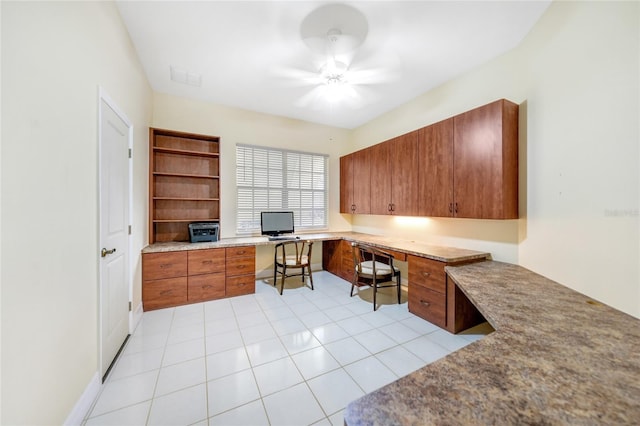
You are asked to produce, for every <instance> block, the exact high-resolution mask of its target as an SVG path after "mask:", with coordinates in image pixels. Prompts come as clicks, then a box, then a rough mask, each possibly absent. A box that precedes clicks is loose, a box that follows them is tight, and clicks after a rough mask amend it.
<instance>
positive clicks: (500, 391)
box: [345, 262, 640, 426]
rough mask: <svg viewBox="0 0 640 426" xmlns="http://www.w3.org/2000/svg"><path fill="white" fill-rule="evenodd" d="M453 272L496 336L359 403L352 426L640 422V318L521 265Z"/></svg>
mask: <svg viewBox="0 0 640 426" xmlns="http://www.w3.org/2000/svg"><path fill="white" fill-rule="evenodd" d="M447 272H448V273H449V276H450V277H451V278H452V279H453V280H454V282H455V283H456V284H457V285H458V287H459V288H460V289H461V290H462V291H463V292H464V293H466V295H467V296H468V298H469V299H470V300H471V301H472V302H473V304H474V305H475V306H476V307H477V308H478V309H479V310H480V312H481V313H482V314H483V315H484V317H485V318H486V319H487V320H488V321H489V323H490V324H491V325H492V326H493V328H494V329H495V330H496V331H495V332H493V333H492V334H490V335H488V336H486V337H484V338H483V339H481V340H479V341H477V342H474V343H472V344H471V345H469V346H467V347H465V348H463V349H461V350H459V351H456V352H454V353H452V354H450V355H448V356H446V357H444V358H442V359H440V360H438V361H436V362H434V363H432V364H430V365H428V366H426V367H424V368H422V369H420V370H418V371H415V372H413V373H411V374H409V375H407V376H405V377H403V378H401V379H399V380H397V381H395V382H393V383H391V384H389V385H387V386H385V387H383V388H380V389H378V390H377V391H374V392H372V393H370V394H368V395H365V396H364V397H362V398H360V399H358V400H356V401H354V402H352V403H351V404H350V405H349V406H348V407H347V409H346V411H345V421H346V423H347V424H348V425H349V426H353V425H373V424H378V425H388V424H403V425H410V424H420V425H424V424H638V422H639V421H640V420H639V419H640V320H638V319H636V318H634V317H631V316H630V315H627V314H624V313H622V312H620V311H617V310H615V309H613V308H611V307H609V306H606V305H603V304H600V303H598V302H596V301H593V300H591V299H589V298H588V297H586V296H584V295H582V294H580V293H577V292H576V291H573V290H571V289H569V288H567V287H565V286H562V285H560V284H558V283H556V282H554V281H551V280H549V279H547V278H544V277H542V276H540V275H538V274H536V273H534V272H531V271H529V270H527V269H525V268H522V267H520V266H516V265H511V264H506V263H500V262H481V263H473V264H469V265H466V266H459V267H447Z"/></svg>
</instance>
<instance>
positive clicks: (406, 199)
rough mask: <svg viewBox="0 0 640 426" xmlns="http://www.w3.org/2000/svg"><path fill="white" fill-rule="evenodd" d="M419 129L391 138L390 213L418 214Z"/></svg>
mask: <svg viewBox="0 0 640 426" xmlns="http://www.w3.org/2000/svg"><path fill="white" fill-rule="evenodd" d="M419 132H420V131H419V130H416V131H413V132H410V133H407V134H405V135H402V136H399V137H397V138H395V139H392V140H391V145H390V147H391V149H390V160H391V169H390V170H389V174H390V177H391V214H396V215H400V216H417V215H418V170H419V163H418V156H417V152H418V134H419Z"/></svg>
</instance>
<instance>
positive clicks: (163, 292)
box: [160, 290, 173, 296]
mask: <svg viewBox="0 0 640 426" xmlns="http://www.w3.org/2000/svg"><path fill="white" fill-rule="evenodd" d="M172 292H173V291H172V290H164V291H161V292H160V296H170V295H171V293H172Z"/></svg>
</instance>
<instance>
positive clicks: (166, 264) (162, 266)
mask: <svg viewBox="0 0 640 426" xmlns="http://www.w3.org/2000/svg"><path fill="white" fill-rule="evenodd" d="M172 265H173V263H162V264H160V269H164V268H171V266H172Z"/></svg>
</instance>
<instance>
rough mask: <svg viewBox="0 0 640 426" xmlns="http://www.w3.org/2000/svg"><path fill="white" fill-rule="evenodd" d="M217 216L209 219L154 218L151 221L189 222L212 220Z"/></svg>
mask: <svg viewBox="0 0 640 426" xmlns="http://www.w3.org/2000/svg"><path fill="white" fill-rule="evenodd" d="M217 220H218V218H209V219H154V220H153V223H191V222H213V221H217Z"/></svg>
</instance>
